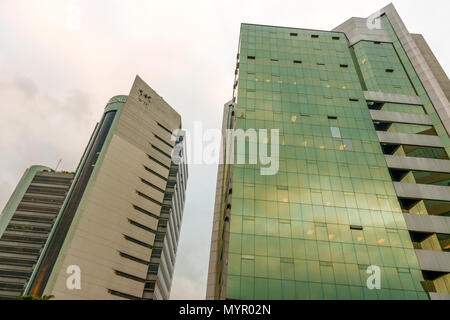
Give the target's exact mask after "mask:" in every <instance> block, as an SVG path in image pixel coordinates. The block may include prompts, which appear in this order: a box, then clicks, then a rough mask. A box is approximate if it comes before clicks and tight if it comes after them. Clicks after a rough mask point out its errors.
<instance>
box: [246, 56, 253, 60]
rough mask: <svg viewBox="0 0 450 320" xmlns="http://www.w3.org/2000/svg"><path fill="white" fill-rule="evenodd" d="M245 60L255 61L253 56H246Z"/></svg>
mask: <svg viewBox="0 0 450 320" xmlns="http://www.w3.org/2000/svg"><path fill="white" fill-rule="evenodd" d="M247 59H249V60H255V56H247Z"/></svg>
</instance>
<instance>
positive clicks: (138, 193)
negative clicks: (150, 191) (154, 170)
mask: <svg viewBox="0 0 450 320" xmlns="http://www.w3.org/2000/svg"><path fill="white" fill-rule="evenodd" d="M136 193H137V195H138V196H141V197H142V198H144V199H147V200H148V201H150V202H153V203H154V204H157V205H158V206H162V203H161V202H159V201H157V200H155V199H153V198H152V197H149V196H148V195H146V194H144V193H142V192H140V191H136Z"/></svg>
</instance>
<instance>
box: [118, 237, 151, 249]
mask: <svg viewBox="0 0 450 320" xmlns="http://www.w3.org/2000/svg"><path fill="white" fill-rule="evenodd" d="M124 238H125V239H126V240H128V241H130V242H133V243H135V244H138V245H140V246H142V247H145V248H148V249H153V246H152V245H150V244H148V243H145V242H142V241H140V240H137V239H135V238H132V237H130V236H127V235H124Z"/></svg>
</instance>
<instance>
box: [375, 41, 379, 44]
mask: <svg viewBox="0 0 450 320" xmlns="http://www.w3.org/2000/svg"><path fill="white" fill-rule="evenodd" d="M373 43H374V44H381V42H380V41H374V42H373Z"/></svg>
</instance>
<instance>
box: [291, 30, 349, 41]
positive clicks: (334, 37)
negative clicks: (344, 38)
mask: <svg viewBox="0 0 450 320" xmlns="http://www.w3.org/2000/svg"><path fill="white" fill-rule="evenodd" d="M289 35H290V36H291V37H297V36H298V33H296V32H291V33H290V34H289ZM311 38H313V39H318V38H319V35H318V34H312V35H311ZM331 39H333V40H340V39H341V38H340V37H337V36H333V37H331Z"/></svg>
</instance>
